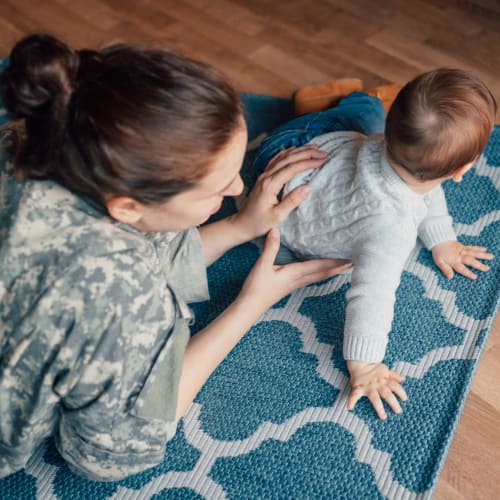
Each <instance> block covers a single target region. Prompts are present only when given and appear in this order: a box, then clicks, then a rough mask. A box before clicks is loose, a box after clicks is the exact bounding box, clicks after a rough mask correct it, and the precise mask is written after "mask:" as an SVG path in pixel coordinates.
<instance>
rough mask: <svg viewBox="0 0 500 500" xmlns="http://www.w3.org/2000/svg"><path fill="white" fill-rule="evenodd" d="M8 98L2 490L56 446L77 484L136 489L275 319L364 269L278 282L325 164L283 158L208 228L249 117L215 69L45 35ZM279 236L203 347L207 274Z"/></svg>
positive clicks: (234, 174) (0, 380)
mask: <svg viewBox="0 0 500 500" xmlns="http://www.w3.org/2000/svg"><path fill="white" fill-rule="evenodd" d="M1 89H2V95H3V99H4V103H5V105H6V107H7V109H8V110H9V111H10V112H12V113H15V114H17V115H18V116H19V117H20V118H24V128H25V137H22V138H21V139H20V141H19V144H17V137H16V136H14V135H13V134H12V133H11V134H5V133H4V136H3V139H2V143H3V144H2V146H3V147H2V150H3V151H2V162H1V163H2V171H1V192H2V194H3V200H2V201H3V203H2V205H1V206H2V214H1V222H0V224H1V225H0V231H1V232H0V235H1V236H0V251H1V255H2V267H1V271H0V296H1V305H0V311H1V316H0V319H1V324H0V402H1V403H0V405H1V406H0V476H5V475H7V474H10V473H11V472H13V471H16V470H18V469H20V468H22V467H23V466H24V465H25V463H26V461H27V460H28V458H29V457H30V455H31V454H32V452H33V450H34V449H35V447H36V446H37V445H38V444H39V443H40V442H41V441H42V440H43V439H44V438H45V437H47V436H49V435H53V436H54V437H55V441H56V445H57V447H58V449H59V451H60V453H61V455H62V456H63V457H64V459H65V460H66V461H67V462H68V464H69V466H70V467H71V468H72V470H74V471H76V472H77V473H80V474H82V475H84V476H86V477H88V478H91V479H95V480H116V479H120V478H122V477H125V476H127V475H130V474H133V473H136V472H139V471H142V470H144V469H146V468H148V467H152V466H154V465H156V464H158V463H159V462H160V461H161V460H162V459H163V456H164V453H165V445H166V442H167V441H168V440H169V439H170V438H171V437H172V436H173V434H174V433H175V429H176V421H177V419H178V418H179V417H181V416H182V415H183V414H184V412H185V411H186V409H187V407H188V406H189V404H190V403H191V402H192V401H193V398H194V397H195V395H196V394H197V392H198V391H199V389H200V388H201V386H202V385H203V384H204V383H205V381H206V380H207V378H208V377H209V376H210V374H211V373H212V372H213V371H214V370H215V368H216V367H217V366H218V365H219V364H220V362H221V361H222V360H223V359H224V357H225V356H226V355H227V354H228V353H229V352H230V351H231V349H232V348H233V347H234V346H235V345H236V343H237V342H238V341H239V340H240V338H241V337H242V336H243V335H244V333H245V332H246V331H247V329H248V328H249V327H250V326H251V325H252V323H253V322H254V321H255V320H256V319H257V318H258V317H259V316H260V315H261V314H262V313H263V312H264V311H265V310H266V309H267V308H269V307H270V306H271V305H272V304H273V303H275V302H276V301H277V300H279V299H280V298H282V297H283V296H285V295H287V294H288V293H290V292H291V291H292V290H294V289H295V288H297V287H302V286H305V285H307V284H309V283H312V282H314V281H317V280H321V279H324V278H328V277H329V276H333V275H334V274H336V273H338V272H341V271H343V270H345V269H346V267H348V266H347V265H345V264H344V265H343V266H340V263H339V261H334V260H315V261H309V262H306V263H300V264H298V263H297V264H291V265H288V266H281V267H279V266H274V257H275V255H276V252H277V250H278V247H279V236H278V232H277V231H276V229H273V228H275V227H276V226H278V225H279V223H280V222H281V221H282V220H283V219H284V218H285V217H286V215H287V214H288V213H289V212H290V211H291V210H292V209H293V208H295V207H296V206H297V205H298V204H299V203H300V202H301V201H302V200H303V199H304V198H305V196H306V195H307V191H306V190H304V189H301V190H297V191H295V192H293V193H291V194H290V195H289V196H287V197H286V198H285V199H283V200H282V201H280V202H278V198H277V195H278V193H279V192H280V190H281V189H282V187H283V185H284V184H285V183H286V182H287V181H288V180H289V179H291V178H292V177H293V176H294V175H295V174H296V173H297V172H300V171H302V170H306V169H308V168H311V167H319V166H320V165H321V164H322V162H323V160H324V155H323V154H321V153H319V152H318V150H317V149H315V148H311V147H305V148H299V149H296V150H289V151H286V152H284V153H282V154H281V155H278V156H277V157H276V158H275V159H274V160H273V161H272V162H270V164H269V165H268V167H267V168H266V171H265V172H264V173H263V174H262V175H261V177H260V178H259V181H258V183H257V185H256V187H255V189H254V191H253V193H252V195H251V196H250V197H249V200H248V202H247V204H246V206H245V207H244V209H243V210H242V211H241V212H240V213H239V214H237V215H234V216H231V217H229V218H226V219H223V220H220V221H218V222H216V223H213V224H208V225H205V226H203V227H202V228H200V229H197V226H198V225H199V224H201V223H203V222H204V221H206V220H207V219H208V218H209V216H210V215H211V214H213V213H215V212H216V211H217V210H218V209H219V208H220V205H221V202H222V199H223V198H224V197H225V196H234V195H237V194H239V193H240V192H241V190H242V188H243V184H242V180H241V177H240V175H239V170H240V167H241V163H242V160H243V156H244V153H245V146H246V129H245V123H244V120H243V118H242V110H241V107H240V103H239V100H238V97H237V95H236V94H235V92H234V90H233V89H232V88H231V87H230V86H229V85H228V84H227V83H226V82H225V81H224V79H223V78H222V77H221V76H220V75H219V74H218V73H217V72H216V71H215V70H213V69H212V68H210V67H207V66H205V65H204V64H201V63H198V62H194V61H192V60H189V59H187V58H185V57H182V56H180V55H177V54H174V53H171V52H167V51H162V50H146V49H140V48H134V47H130V46H126V45H124V46H114V47H110V48H107V49H105V50H102V51H101V52H95V51H88V50H84V51H74V50H72V49H71V48H69V47H68V46H66V45H65V44H63V43H62V42H60V41H59V40H57V39H55V38H52V37H50V36H46V35H34V36H30V37H28V38H25V39H24V40H22V41H20V42H19V43H18V44H17V45H16V46H15V47H14V49H13V51H12V53H11V56H10V65H9V67H8V69H7V70H6V71H5V73H4V75H3V76H2V82H1ZM9 150H10V152H9ZM13 150H15V156H14V157H12V156H10V155H11V154H12V151H13ZM266 232H269V234H268V237H267V240H266V245H265V251H264V252H263V255H262V257H261V258H260V259H259V260H258V261H257V263H256V265H255V266H254V268H253V269H252V271H251V273H250V275H249V276H248V278H247V280H246V281H245V283H244V285H243V287H242V290H241V292H240V293H239V295H238V297H237V298H236V300H235V301H234V302H233V303H232V304H231V305H230V306H229V307H228V308H227V309H226V310H225V311H224V312H223V313H222V314H221V315H220V316H219V317H218V318H216V319H215V320H214V321H213V322H212V323H211V324H209V325H208V326H207V327H206V328H205V329H204V330H202V331H201V332H199V333H198V334H197V335H196V336H194V337H193V338H191V339H190V338H189V330H188V325H189V323H190V321H191V320H192V315H191V312H190V310H189V308H188V306H187V305H186V303H188V302H194V301H198V300H205V299H207V298H208V291H207V290H208V288H207V281H206V272H205V268H206V266H208V265H210V264H211V263H212V262H213V261H214V260H216V259H217V258H218V257H220V256H221V255H222V254H224V252H226V251H227V250H228V249H229V248H231V247H233V246H235V245H238V244H240V243H243V242H245V241H248V240H250V239H252V238H255V237H256V236H258V235H260V234H264V233H266Z"/></svg>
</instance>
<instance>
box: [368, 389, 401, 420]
mask: <svg viewBox="0 0 500 500" xmlns="http://www.w3.org/2000/svg"><path fill="white" fill-rule="evenodd" d="M368 399H369V400H370V402H371V404H372V406H373V408H374V409H375V412H376V413H377V415H378V418H380V419H381V420H387V413H386V411H385V408H384V403H382V399H381V398H380V395H379V393H378V392H376V391H373V392H371V394H369V395H368ZM396 403H397V401H396ZM398 406H399V405H398Z"/></svg>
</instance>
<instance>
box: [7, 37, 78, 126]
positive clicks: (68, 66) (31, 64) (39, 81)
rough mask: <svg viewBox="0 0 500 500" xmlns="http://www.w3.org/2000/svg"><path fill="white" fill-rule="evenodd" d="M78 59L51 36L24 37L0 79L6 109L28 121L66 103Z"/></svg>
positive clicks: (14, 49)
mask: <svg viewBox="0 0 500 500" xmlns="http://www.w3.org/2000/svg"><path fill="white" fill-rule="evenodd" d="M78 60H79V58H78V54H76V53H75V52H74V51H73V50H71V49H70V48H69V47H68V46H67V45H66V44H64V43H63V42H61V41H60V40H58V39H57V38H54V37H52V36H50V35H31V36H28V37H26V38H23V39H22V40H21V41H19V42H18V43H17V44H16V45H15V47H14V48H13V49H12V52H11V54H10V62H9V66H8V67H7V68H6V70H5V71H4V73H3V75H2V76H1V81H0V89H1V93H2V98H3V100H4V105H5V107H6V108H7V110H8V111H9V112H11V113H14V114H16V115H18V116H20V117H23V118H28V117H33V116H35V115H37V114H38V113H39V112H40V110H42V109H43V110H46V109H47V108H48V107H50V106H51V105H53V104H56V103H61V104H63V103H64V104H65V103H66V102H67V101H68V98H69V96H70V95H71V93H72V91H73V87H74V80H75V75H76V72H77V69H78ZM56 107H58V106H56Z"/></svg>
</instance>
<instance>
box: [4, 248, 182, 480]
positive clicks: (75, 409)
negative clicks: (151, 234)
mask: <svg viewBox="0 0 500 500" xmlns="http://www.w3.org/2000/svg"><path fill="white" fill-rule="evenodd" d="M30 314H32V318H26V321H25V322H24V323H23V328H24V335H23V337H24V338H23V339H20V341H19V342H18V344H17V345H13V346H12V351H11V352H10V353H9V357H8V360H6V361H7V366H3V367H2V370H1V371H0V398H1V403H2V406H1V411H2V421H1V423H0V430H1V435H0V473H1V474H2V475H6V474H9V473H11V472H14V471H16V470H18V469H20V468H22V467H23V466H24V465H25V463H26V461H27V460H28V459H29V457H30V456H31V454H32V453H33V451H34V449H35V447H36V446H38V444H39V443H40V442H41V441H42V440H43V439H44V438H46V437H48V436H50V435H53V436H54V437H55V441H56V446H57V448H58V450H59V452H60V453H61V455H62V457H63V458H64V459H65V460H66V461H67V463H68V465H69V466H70V467H71V468H72V470H74V471H75V472H77V473H79V474H81V475H83V476H85V477H87V478H90V479H94V480H100V481H111V480H117V479H121V478H123V477H126V476H128V475H130V474H134V473H137V472H140V471H142V470H145V469H147V468H149V467H152V466H154V465H156V464H158V463H159V462H161V460H162V459H163V457H164V453H165V446H166V443H167V441H168V440H169V439H170V438H171V437H172V436H173V435H174V433H175V429H176V421H175V410H176V404H177V386H178V379H179V376H180V368H181V365H182V358H183V356H184V350H185V346H186V343H187V341H188V338H189V330H188V327H187V324H186V323H185V321H183V319H182V318H181V317H179V315H178V311H177V308H176V305H175V301H174V298H173V296H172V294H171V292H170V291H169V288H168V287H167V286H165V278H164V276H162V275H161V273H151V272H150V270H149V268H146V267H144V266H142V264H141V263H140V262H136V263H135V265H134V266H131V265H130V262H129V260H127V259H125V258H123V259H122V257H121V256H120V255H119V254H113V255H112V256H109V255H106V256H101V257H92V258H88V259H86V260H85V261H82V262H76V263H75V264H74V265H73V266H71V268H70V269H68V270H67V271H66V272H65V273H64V276H63V277H61V278H60V279H58V280H56V281H54V282H53V283H52V284H51V286H50V287H49V288H48V289H47V290H46V291H45V293H43V294H42V295H41V297H40V299H39V300H38V302H37V303H36V307H33V308H32V311H31V312H30ZM159 394H161V395H162V397H161V398H159V397H158V395H159Z"/></svg>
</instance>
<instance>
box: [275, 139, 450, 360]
mask: <svg viewBox="0 0 500 500" xmlns="http://www.w3.org/2000/svg"><path fill="white" fill-rule="evenodd" d="M311 142H312V143H313V144H317V145H318V146H319V148H320V149H321V150H324V151H328V152H329V156H328V159H327V161H326V162H325V164H324V166H323V167H322V168H321V169H314V170H308V171H306V172H303V173H301V174H299V175H297V176H296V177H294V178H293V179H292V180H291V181H290V182H289V183H288V184H287V185H286V186H285V191H284V194H286V193H288V192H290V191H291V190H292V189H294V188H296V187H297V186H299V185H301V184H304V183H307V184H309V186H310V187H311V193H310V195H309V197H308V198H307V199H306V200H305V201H304V202H303V203H302V204H301V205H300V206H299V207H298V208H297V209H296V210H294V211H293V212H292V213H291V214H290V216H289V217H288V218H287V219H286V220H285V221H284V222H283V224H282V226H281V238H282V242H283V243H284V244H285V245H286V246H287V247H288V248H290V249H292V250H293V252H294V253H295V254H296V255H298V256H300V257H302V258H306V259H310V258H315V257H336V258H346V259H350V260H352V262H353V265H354V266H353V270H352V278H351V287H350V289H349V290H348V292H347V294H346V297H347V301H348V303H347V310H346V320H345V331H344V357H345V359H346V360H358V361H370V362H380V361H382V360H383V358H384V354H385V349H386V346H387V340H388V334H389V331H390V329H391V323H392V318H393V311H394V301H395V294H396V290H397V288H398V286H399V282H400V279H401V273H402V270H403V268H404V265H405V262H406V260H407V258H408V256H409V254H410V252H411V250H412V249H413V247H414V246H415V244H416V241H417V238H418V237H419V238H420V239H421V241H422V242H423V244H424V245H425V246H426V247H427V248H429V249H431V248H432V247H433V246H435V245H437V244H438V243H441V242H443V241H449V240H456V236H455V233H454V231H453V227H452V220H451V217H450V216H449V215H448V210H447V206H446V199H445V197H444V192H443V190H442V188H441V186H438V187H436V188H434V189H432V191H429V192H428V193H426V194H424V195H419V194H416V193H415V192H413V191H412V190H411V189H410V188H409V187H408V186H407V185H406V184H405V182H404V181H403V180H402V179H401V178H400V177H399V176H398V175H397V173H396V172H395V171H394V170H393V168H392V167H391V165H390V163H389V162H388V160H387V157H386V153H385V143H384V139H383V137H382V136H380V135H375V136H371V137H366V136H364V135H361V134H358V133H356V132H333V133H329V134H325V135H321V136H318V137H315V138H314V139H313V141H311Z"/></svg>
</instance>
